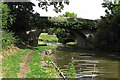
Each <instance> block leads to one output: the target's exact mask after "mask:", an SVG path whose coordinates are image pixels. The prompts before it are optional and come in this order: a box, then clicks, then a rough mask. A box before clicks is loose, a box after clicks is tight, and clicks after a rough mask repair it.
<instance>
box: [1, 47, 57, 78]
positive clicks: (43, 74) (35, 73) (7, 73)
mask: <svg viewBox="0 0 120 80" xmlns="http://www.w3.org/2000/svg"><path fill="white" fill-rule="evenodd" d="M51 48H54V47H53V46H38V47H33V48H31V49H19V50H18V51H17V53H15V54H13V55H11V56H8V57H7V58H3V60H2V74H3V77H2V78H18V73H19V71H20V68H21V67H20V63H22V62H23V58H24V56H25V55H27V54H28V53H29V52H30V51H32V50H36V52H34V54H33V55H31V56H32V61H31V62H29V68H30V72H28V73H27V74H26V78H56V74H57V72H56V70H55V68H54V67H52V68H44V65H42V61H43V59H42V56H41V55H40V54H38V53H39V52H40V53H42V52H43V51H44V50H48V49H51Z"/></svg>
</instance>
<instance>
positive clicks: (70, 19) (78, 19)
mask: <svg viewBox="0 0 120 80" xmlns="http://www.w3.org/2000/svg"><path fill="white" fill-rule="evenodd" d="M48 19H56V20H62V21H64V20H68V21H83V22H86V21H95V20H91V19H83V18H70V17H48Z"/></svg>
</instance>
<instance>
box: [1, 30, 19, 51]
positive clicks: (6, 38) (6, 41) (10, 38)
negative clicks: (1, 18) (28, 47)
mask: <svg viewBox="0 0 120 80" xmlns="http://www.w3.org/2000/svg"><path fill="white" fill-rule="evenodd" d="M16 38H17V37H15V36H14V33H12V32H8V31H6V30H2V48H3V49H5V48H8V46H10V45H12V44H14V43H16V42H17V40H18V39H16Z"/></svg>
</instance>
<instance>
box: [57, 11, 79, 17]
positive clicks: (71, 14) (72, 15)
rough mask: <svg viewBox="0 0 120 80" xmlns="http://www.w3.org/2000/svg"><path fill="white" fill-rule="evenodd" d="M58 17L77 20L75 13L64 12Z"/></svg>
mask: <svg viewBox="0 0 120 80" xmlns="http://www.w3.org/2000/svg"><path fill="white" fill-rule="evenodd" d="M59 17H70V18H77V14H75V13H70V12H66V13H65V14H63V15H59Z"/></svg>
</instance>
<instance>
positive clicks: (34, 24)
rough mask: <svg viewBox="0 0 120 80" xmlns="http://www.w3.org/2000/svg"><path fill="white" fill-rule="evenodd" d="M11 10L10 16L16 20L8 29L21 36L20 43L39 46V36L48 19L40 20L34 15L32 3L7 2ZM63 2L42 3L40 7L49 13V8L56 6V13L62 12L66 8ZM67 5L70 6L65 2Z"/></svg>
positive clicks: (37, 15)
mask: <svg viewBox="0 0 120 80" xmlns="http://www.w3.org/2000/svg"><path fill="white" fill-rule="evenodd" d="M6 4H7V5H8V7H9V8H10V13H9V14H10V15H13V16H14V18H15V20H14V22H13V24H9V26H7V27H6V29H9V30H10V31H12V32H14V33H15V35H17V36H19V38H20V43H22V44H25V45H26V44H28V45H31V46H37V43H38V37H39V34H40V33H41V32H42V30H43V28H45V25H46V22H47V19H42V18H40V14H38V13H33V11H34V10H33V6H35V5H34V4H33V3H32V2H7V3H6ZM63 4H64V3H63V1H62V2H48V1H47V2H40V3H39V4H38V5H39V7H40V8H42V9H45V10H46V11H47V7H48V6H51V5H54V10H55V12H61V10H62V9H63V8H64V5H63ZM65 4H69V3H68V2H65Z"/></svg>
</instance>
